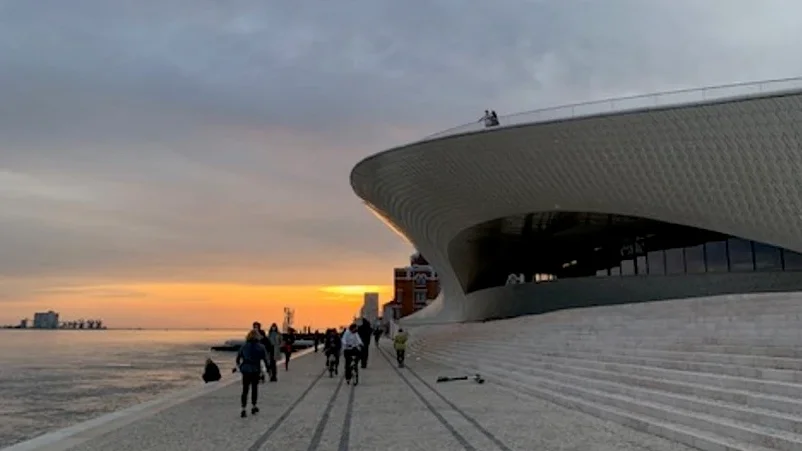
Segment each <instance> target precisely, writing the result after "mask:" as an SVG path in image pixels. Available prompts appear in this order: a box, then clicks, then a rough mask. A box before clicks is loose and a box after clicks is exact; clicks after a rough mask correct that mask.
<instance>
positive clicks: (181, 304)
mask: <svg viewBox="0 0 802 451" xmlns="http://www.w3.org/2000/svg"><path fill="white" fill-rule="evenodd" d="M366 291H373V292H378V293H379V296H380V299H381V300H382V302H387V301H389V297H390V296H391V295H392V286H389V285H388V286H385V285H343V286H306V285H289V286H276V285H245V284H210V283H140V284H103V285H85V286H71V287H65V288H59V289H52V290H46V291H42V292H40V293H38V294H37V295H36V296H35V297H33V298H30V299H20V300H19V301H14V302H9V303H4V308H3V312H2V314H1V315H0V324H6V323H8V324H16V323H18V322H19V320H20V319H22V318H32V317H33V313H34V312H37V311H46V310H55V311H58V312H59V313H60V314H61V319H62V320H76V319H79V318H101V319H103V320H104V322H105V323H106V324H107V325H108V327H110V328H115V327H143V328H221V329H224V328H232V329H238V328H246V329H247V328H248V327H250V324H251V323H252V322H253V321H260V322H262V323H263V324H270V323H273V322H275V323H277V324H281V321H282V318H283V309H284V307H291V308H294V309H295V326H296V327H298V328H300V327H304V326H310V327H312V328H317V329H320V328H325V327H330V326H332V327H333V326H339V325H344V324H347V323H348V322H350V321H351V320H352V318H353V316H354V314H355V313H357V311H358V310H359V308H360V307H362V302H363V296H362V294H363V293H364V292H366Z"/></svg>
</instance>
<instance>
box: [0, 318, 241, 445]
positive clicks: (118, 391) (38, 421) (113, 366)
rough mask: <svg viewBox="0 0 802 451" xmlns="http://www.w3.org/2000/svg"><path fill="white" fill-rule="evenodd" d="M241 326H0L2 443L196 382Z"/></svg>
mask: <svg viewBox="0 0 802 451" xmlns="http://www.w3.org/2000/svg"><path fill="white" fill-rule="evenodd" d="M241 335H243V332H242V331H218V330H215V331H152V330H140V331H133V330H132V331H127V330H98V331H89V330H84V331H75V330H52V331H51V330H13V329H11V330H9V329H5V330H0V448H3V447H6V446H9V445H12V444H14V443H17V442H21V441H24V440H27V439H30V438H33V437H35V436H37V435H41V434H43V433H46V432H49V431H52V430H55V429H60V428H63V427H67V426H70V425H73V424H76V423H79V422H82V421H85V420H88V419H91V418H95V417H98V416H100V415H103V414H105V413H109V412H113V411H116V410H120V409H123V408H126V407H129V406H132V405H134V404H138V403H141V402H145V401H149V400H151V399H154V398H157V397H159V396H161V395H164V394H166V393H169V392H171V391H175V390H179V389H182V388H187V387H191V386H193V385H201V384H203V381H202V380H201V379H200V375H201V373H202V372H203V365H204V362H205V360H206V358H207V357H209V356H212V358H213V359H214V360H215V361H216V362H217V363H218V365H219V366H220V369H221V371H222V372H224V373H225V370H226V369H228V368H230V367H233V360H234V355H233V354H231V353H214V352H211V351H210V350H209V347H210V346H212V345H214V344H218V343H221V342H223V341H225V340H228V339H232V338H242V337H241Z"/></svg>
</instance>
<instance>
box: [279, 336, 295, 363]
mask: <svg viewBox="0 0 802 451" xmlns="http://www.w3.org/2000/svg"><path fill="white" fill-rule="evenodd" d="M283 338H284V341H283V342H282V343H281V352H283V353H284V371H289V370H290V356H292V345H293V344H294V343H295V332H294V331H293V330H292V329H290V330H288V331H287V333H286V334H284V337H283Z"/></svg>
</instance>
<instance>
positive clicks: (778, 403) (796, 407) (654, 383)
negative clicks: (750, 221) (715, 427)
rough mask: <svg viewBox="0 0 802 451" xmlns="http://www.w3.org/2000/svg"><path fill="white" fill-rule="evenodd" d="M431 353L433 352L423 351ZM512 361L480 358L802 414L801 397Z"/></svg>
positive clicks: (559, 374)
mask: <svg viewBox="0 0 802 451" xmlns="http://www.w3.org/2000/svg"><path fill="white" fill-rule="evenodd" d="M425 352H432V351H425ZM443 352H447V353H459V351H458V350H449V349H443ZM511 358H512V359H514V360H509V359H507V360H503V359H502V360H498V357H494V356H493V355H491V354H489V353H487V354H483V355H482V359H484V360H488V361H494V362H497V363H499V364H506V363H509V362H510V361H514V362H516V364H517V365H519V366H520V368H521V370H522V371H523V370H526V371H530V372H531V371H544V372H548V373H549V374H550V377H558V378H570V377H576V378H580V379H578V381H579V382H580V383H581V382H582V381H584V380H590V381H593V382H594V383H598V384H606V383H614V384H625V385H629V386H632V387H640V388H644V389H648V390H658V391H662V392H666V393H670V394H677V395H682V396H694V397H698V398H700V399H707V400H710V401H717V402H724V403H729V404H732V405H735V406H741V407H747V408H756V409H762V410H766V411H771V412H777V413H780V414H786V415H795V416H800V415H802V400H800V399H795V398H789V397H785V396H772V395H767V394H763V393H755V392H751V391H745V390H733V389H727V388H723V387H719V386H715V385H712V386H711V385H705V384H695V383H688V382H682V381H673V380H668V379H665V378H659V377H644V376H636V375H631V374H621V373H616V372H606V371H597V370H592V369H587V368H583V367H575V366H570V365H555V364H548V363H547V364H543V363H540V362H533V361H531V360H530V359H527V356H526V355H518V356H515V357H511Z"/></svg>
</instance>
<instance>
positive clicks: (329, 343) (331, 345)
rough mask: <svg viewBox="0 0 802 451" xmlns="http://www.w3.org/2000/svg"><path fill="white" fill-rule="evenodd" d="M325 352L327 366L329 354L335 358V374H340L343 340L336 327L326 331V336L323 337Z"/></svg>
mask: <svg viewBox="0 0 802 451" xmlns="http://www.w3.org/2000/svg"><path fill="white" fill-rule="evenodd" d="M323 352H324V353H325V355H326V368H328V364H329V356H331V357H332V358H333V359H334V374H339V367H340V352H342V342H341V341H340V334H338V333H337V330H336V329H329V330H327V331H326V336H325V337H324V338H323Z"/></svg>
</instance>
